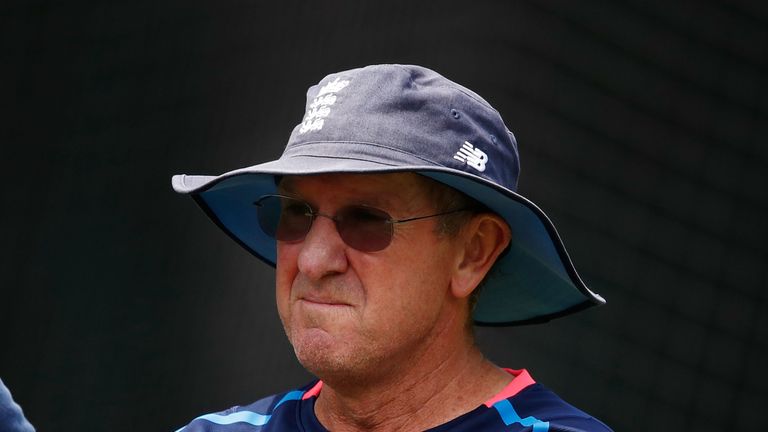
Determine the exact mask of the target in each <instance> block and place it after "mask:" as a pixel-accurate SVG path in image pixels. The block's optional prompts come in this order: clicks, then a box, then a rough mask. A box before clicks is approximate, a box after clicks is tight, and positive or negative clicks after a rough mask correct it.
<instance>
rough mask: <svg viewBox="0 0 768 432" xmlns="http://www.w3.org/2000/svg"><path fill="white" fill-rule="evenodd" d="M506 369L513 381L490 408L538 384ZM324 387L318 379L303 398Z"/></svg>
mask: <svg viewBox="0 0 768 432" xmlns="http://www.w3.org/2000/svg"><path fill="white" fill-rule="evenodd" d="M504 370H505V371H507V372H509V373H510V374H511V375H512V376H514V378H512V381H510V383H509V384H507V386H506V387H504V388H503V389H501V391H500V392H498V393H496V395H494V396H493V397H492V398H490V399H488V400H487V401H485V403H484V404H483V405H485V406H487V407H488V408H490V407H492V406H493V404H495V403H496V402H498V401H500V400H503V399H507V398H511V397H512V396H514V395H516V394H518V393H520V392H521V391H523V389H525V388H526V387H528V386H531V385H534V384H536V381H534V380H533V378H532V377H531V374H529V373H528V371H527V370H525V369H507V368H504ZM322 388H323V381H318V382H317V383H315V385H313V386H312V388H311V389H309V390H307V391H306V392H304V394H303V395H302V396H301V400H307V399H309V398H311V397H317V395H319V394H320V390H322Z"/></svg>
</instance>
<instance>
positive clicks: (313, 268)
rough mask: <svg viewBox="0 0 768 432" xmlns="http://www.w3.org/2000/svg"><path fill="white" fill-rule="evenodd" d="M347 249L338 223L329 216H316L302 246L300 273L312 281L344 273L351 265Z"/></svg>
mask: <svg viewBox="0 0 768 432" xmlns="http://www.w3.org/2000/svg"><path fill="white" fill-rule="evenodd" d="M346 249H347V248H346V245H345V244H344V241H343V240H342V239H341V236H339V232H338V230H337V229H336V223H335V222H334V221H333V220H332V219H330V218H329V217H327V216H324V215H316V216H315V220H314V221H313V222H312V226H311V227H310V229H309V232H308V233H307V235H306V237H305V238H304V241H303V242H302V245H301V251H300V252H299V258H298V268H299V271H300V272H301V273H302V274H304V275H305V276H307V277H308V278H310V279H311V280H320V279H322V278H323V277H325V276H328V275H332V274H338V273H344V272H345V271H346V270H347V266H348V265H349V262H348V261H347V255H346Z"/></svg>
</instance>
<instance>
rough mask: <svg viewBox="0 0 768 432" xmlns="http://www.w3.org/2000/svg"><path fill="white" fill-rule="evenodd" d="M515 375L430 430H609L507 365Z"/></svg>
mask: <svg viewBox="0 0 768 432" xmlns="http://www.w3.org/2000/svg"><path fill="white" fill-rule="evenodd" d="M507 371H509V372H510V373H512V374H513V375H514V376H515V379H514V380H513V381H512V382H511V383H510V384H509V385H508V386H507V387H506V388H504V389H503V390H502V391H501V392H499V393H498V394H497V395H495V396H494V397H492V398H491V399H489V400H488V401H486V402H485V403H484V404H482V405H480V406H479V407H478V408H476V409H475V410H473V411H470V412H468V413H466V414H464V415H462V416H460V417H458V418H456V419H454V420H452V421H450V422H448V423H445V424H443V425H441V426H438V427H436V428H433V429H430V432H459V431H473V432H474V431H482V432H496V431H499V432H500V431H504V432H612V431H611V429H610V428H609V427H608V426H606V425H605V424H604V423H603V422H601V421H600V420H598V419H596V418H594V417H593V416H591V415H589V414H587V413H585V412H584V411H581V410H579V409H578V408H576V407H574V406H573V405H571V404H569V403H567V402H565V401H564V400H563V399H561V398H560V397H559V396H558V395H556V394H555V393H554V392H553V391H551V390H549V389H547V388H546V387H544V386H543V385H541V384H538V383H536V382H535V381H534V380H533V378H532V377H531V376H530V374H528V371H526V370H524V369H520V370H512V369H507Z"/></svg>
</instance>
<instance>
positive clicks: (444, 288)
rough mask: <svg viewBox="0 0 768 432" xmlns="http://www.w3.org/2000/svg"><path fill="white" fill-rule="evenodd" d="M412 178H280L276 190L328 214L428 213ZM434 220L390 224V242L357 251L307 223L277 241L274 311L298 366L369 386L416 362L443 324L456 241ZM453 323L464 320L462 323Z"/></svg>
mask: <svg viewBox="0 0 768 432" xmlns="http://www.w3.org/2000/svg"><path fill="white" fill-rule="evenodd" d="M426 189H427V188H426V187H425V185H424V184H423V180H421V179H420V178H419V177H418V176H417V175H416V174H410V173H405V174H377V175H352V174H332V175H330V174H329V175H318V176H304V177H300V176H295V177H286V178H284V179H283V181H282V182H281V184H280V192H281V193H283V194H286V195H290V196H296V197H300V198H302V199H304V200H305V201H307V202H308V203H310V204H311V205H312V207H313V208H314V209H315V211H317V212H320V213H322V214H325V215H335V214H336V213H337V211H338V210H339V209H340V208H342V207H345V206H349V205H366V206H371V207H375V208H378V209H381V210H384V211H386V212H387V213H389V215H390V216H391V217H392V218H393V219H404V218H409V217H415V216H424V215H429V214H434V213H436V212H437V210H436V209H435V208H434V204H433V203H432V202H431V201H430V199H429V197H428V196H427V194H426V193H425V191H426ZM435 223H436V219H435V218H429V219H424V220H420V221H413V222H408V223H404V224H397V225H395V227H394V235H393V237H392V242H391V243H390V244H389V246H387V247H386V248H385V249H383V250H380V251H376V252H360V251H358V250H355V249H352V248H351V247H349V246H347V245H346V244H345V243H344V241H343V240H342V239H341V238H340V237H339V234H338V232H337V230H336V227H335V224H334V222H333V221H332V220H331V219H329V218H327V217H317V218H316V219H315V221H314V223H313V224H312V227H311V230H310V232H309V233H308V234H307V236H306V237H305V238H304V239H303V240H302V241H298V242H281V241H278V243H277V293H276V297H277V307H278V312H279V314H280V318H281V320H282V322H283V326H284V327H285V331H286V334H287V335H288V338H289V339H290V342H291V344H292V345H293V347H294V350H295V352H296V356H297V357H298V359H299V361H300V362H301V363H302V364H303V365H304V367H305V368H307V369H308V370H309V371H311V372H313V373H314V374H316V375H318V376H320V377H324V378H326V379H329V378H331V377H337V378H344V377H347V378H353V377H357V378H363V377H369V378H373V377H375V376H376V374H382V375H384V374H385V373H386V372H387V370H388V369H392V368H397V367H398V365H401V364H405V363H404V362H408V361H409V360H410V359H412V358H413V356H416V355H418V353H420V352H421V351H422V350H423V349H424V348H425V347H426V346H428V344H429V343H430V342H431V341H432V340H434V338H435V336H436V335H437V334H438V333H440V332H441V330H442V329H443V328H444V324H445V323H446V320H450V319H451V317H448V316H447V315H449V313H447V312H446V311H447V310H449V308H447V307H446V305H447V304H448V303H449V302H451V301H455V299H452V298H451V296H450V294H449V286H450V279H451V269H452V268H454V267H455V266H456V263H457V256H458V253H457V250H458V248H457V245H456V242H457V240H456V239H454V238H451V237H445V236H440V235H438V234H437V233H436V230H435ZM461 319H465V318H464V317H462V318H461Z"/></svg>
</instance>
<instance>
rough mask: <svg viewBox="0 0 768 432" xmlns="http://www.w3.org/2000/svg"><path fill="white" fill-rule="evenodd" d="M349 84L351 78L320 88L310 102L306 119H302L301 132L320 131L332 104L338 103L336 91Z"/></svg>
mask: <svg viewBox="0 0 768 432" xmlns="http://www.w3.org/2000/svg"><path fill="white" fill-rule="evenodd" d="M347 85H349V80H340V79H339V78H336V79H335V80H333V81H331V82H329V83H328V84H326V85H324V86H323V87H322V88H320V91H319V92H317V97H315V99H314V100H312V103H311V104H309V108H307V112H306V113H305V114H304V120H302V121H301V127H300V128H299V134H305V133H307V132H312V131H318V130H320V129H322V128H323V125H324V124H325V118H326V117H328V115H329V114H330V113H331V106H333V104H335V103H336V93H337V92H339V91H341V90H343V89H344V87H346V86H347Z"/></svg>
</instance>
